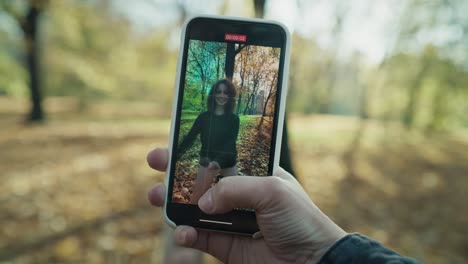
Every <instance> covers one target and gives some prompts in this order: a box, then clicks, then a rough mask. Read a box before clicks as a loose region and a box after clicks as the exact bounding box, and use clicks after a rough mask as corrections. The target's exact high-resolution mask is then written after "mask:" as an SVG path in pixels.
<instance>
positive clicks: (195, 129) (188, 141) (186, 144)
mask: <svg viewBox="0 0 468 264" xmlns="http://www.w3.org/2000/svg"><path fill="white" fill-rule="evenodd" d="M201 116H202V114H200V115H198V117H197V118H196V119H195V122H194V123H193V125H192V128H190V131H189V132H188V134H187V135H185V137H184V139H182V142H181V143H180V144H179V146H178V148H177V156H178V157H179V158H180V157H181V156H182V155H183V154H184V153H185V151H187V149H189V148H190V147H191V146H192V144H193V142H194V141H195V138H196V137H197V135H198V134H200V131H201V119H202V117H201Z"/></svg>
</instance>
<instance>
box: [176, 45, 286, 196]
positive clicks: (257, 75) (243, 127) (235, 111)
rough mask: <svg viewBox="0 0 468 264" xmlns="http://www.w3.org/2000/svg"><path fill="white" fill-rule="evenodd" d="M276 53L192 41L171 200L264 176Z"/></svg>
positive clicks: (275, 83)
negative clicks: (241, 178) (232, 181)
mask: <svg viewBox="0 0 468 264" xmlns="http://www.w3.org/2000/svg"><path fill="white" fill-rule="evenodd" d="M280 52H281V50H280V48H274V47H267V46H257V45H249V44H237V43H232V42H227V43H226V42H213V41H201V40H190V42H189V46H188V52H187V61H186V69H185V79H184V84H183V87H181V89H182V93H183V99H182V110H181V114H180V125H179V133H178V138H177V139H175V140H176V141H177V148H176V149H175V150H174V158H175V159H176V161H175V175H174V181H173V192H172V201H173V202H175V203H189V204H197V202H198V199H199V198H200V197H201V196H202V195H203V194H204V193H205V192H206V191H207V190H208V189H209V188H211V187H212V186H214V185H215V184H216V182H218V181H219V180H220V179H222V178H223V177H230V176H267V175H268V169H269V162H270V150H271V145H272V133H273V121H274V113H275V102H276V95H277V86H278V74H279V61H280ZM278 96H279V95H278Z"/></svg>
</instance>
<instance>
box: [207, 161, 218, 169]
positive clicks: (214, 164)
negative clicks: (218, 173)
mask: <svg viewBox="0 0 468 264" xmlns="http://www.w3.org/2000/svg"><path fill="white" fill-rule="evenodd" d="M208 169H210V170H219V165H218V163H217V162H213V161H212V162H210V164H209V165H208Z"/></svg>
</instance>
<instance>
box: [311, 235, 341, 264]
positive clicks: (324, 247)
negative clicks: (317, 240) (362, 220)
mask: <svg viewBox="0 0 468 264" xmlns="http://www.w3.org/2000/svg"><path fill="white" fill-rule="evenodd" d="M348 235H349V234H348V233H346V232H345V231H344V230H343V229H341V228H340V227H339V226H336V229H335V230H330V232H329V235H328V237H327V239H325V240H324V241H323V242H322V243H321V246H320V247H318V248H317V250H316V251H315V252H314V254H313V256H312V258H311V260H310V263H312V264H317V263H320V260H321V259H322V257H323V256H324V255H325V254H326V253H327V252H328V251H329V250H330V249H331V248H332V247H333V246H334V245H336V244H337V243H339V241H341V240H342V239H344V238H345V237H346V236H348Z"/></svg>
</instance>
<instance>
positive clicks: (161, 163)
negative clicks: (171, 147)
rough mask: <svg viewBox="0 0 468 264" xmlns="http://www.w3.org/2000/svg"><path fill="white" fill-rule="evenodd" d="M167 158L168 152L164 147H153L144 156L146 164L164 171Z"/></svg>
mask: <svg viewBox="0 0 468 264" xmlns="http://www.w3.org/2000/svg"><path fill="white" fill-rule="evenodd" d="M168 160H169V152H168V151H167V149H166V148H155V149H153V150H152V151H150V152H149V153H148V155H147V156H146V161H147V162H148V165H149V166H150V167H151V168H153V169H155V170H158V171H166V169H167V163H168Z"/></svg>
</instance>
